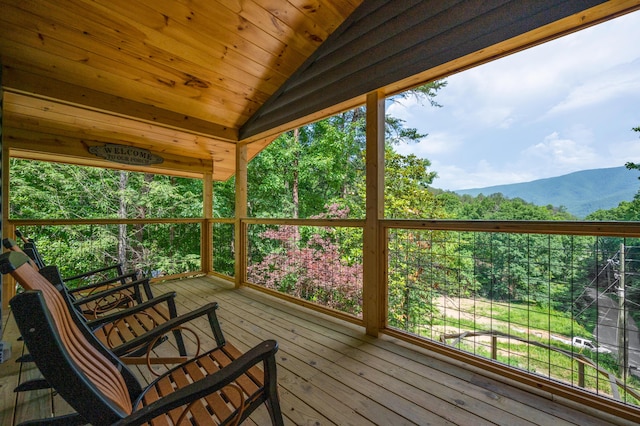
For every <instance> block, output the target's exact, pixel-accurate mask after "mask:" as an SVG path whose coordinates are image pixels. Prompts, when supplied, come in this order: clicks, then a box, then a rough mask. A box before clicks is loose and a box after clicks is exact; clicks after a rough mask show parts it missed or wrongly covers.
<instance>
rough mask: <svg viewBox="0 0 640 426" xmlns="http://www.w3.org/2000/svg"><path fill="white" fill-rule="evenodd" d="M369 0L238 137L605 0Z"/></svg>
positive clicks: (522, 32) (267, 103)
mask: <svg viewBox="0 0 640 426" xmlns="http://www.w3.org/2000/svg"><path fill="white" fill-rule="evenodd" d="M604 2H605V1H604V0H566V1H560V2H559V1H557V0H488V1H487V0H484V1H481V0H458V1H456V0H446V1H445V0H428V1H405V2H397V1H394V2H385V1H382V0H365V1H364V2H363V3H362V4H361V6H360V7H359V8H358V9H356V11H355V12H354V13H353V14H352V15H351V16H350V17H349V19H347V21H345V22H344V24H343V25H342V26H341V27H340V28H338V29H337V30H336V31H335V32H334V33H333V34H332V35H331V36H330V37H329V38H328V39H327V40H326V42H325V43H323V45H322V46H320V48H319V49H318V50H317V51H316V52H315V54H314V55H312V56H311V57H310V58H309V59H308V60H307V61H306V62H305V63H304V64H303V65H302V66H301V67H300V69H299V70H298V71H297V72H296V73H294V75H293V76H292V77H291V78H290V79H289V80H288V81H287V82H286V83H285V84H284V85H283V86H282V87H281V88H280V90H278V91H277V92H276V93H275V94H274V95H273V96H272V97H271V98H270V99H269V100H268V101H267V102H266V103H265V104H264V105H263V106H262V107H261V108H260V109H259V110H258V111H257V112H256V114H254V115H253V116H252V117H251V119H249V120H248V121H247V123H246V124H245V125H244V126H243V127H242V128H241V129H240V135H239V137H240V140H242V139H245V138H249V137H252V136H254V135H257V134H260V133H261V132H266V131H268V130H269V129H273V128H277V127H278V126H282V125H283V124H286V123H288V122H292V121H294V120H296V119H299V118H301V117H305V116H307V115H310V114H313V113H315V112H317V111H320V110H322V109H325V108H329V107H331V106H332V105H336V104H339V103H341V102H344V101H346V100H349V99H353V98H356V97H358V96H362V95H363V94H366V93H368V92H371V91H373V90H377V89H379V88H382V87H384V86H387V85H390V84H392V83H394V82H396V81H399V80H402V79H405V78H408V77H411V76H412V75H415V74H419V73H421V72H424V71H426V70H429V69H432V68H435V67H437V66H440V65H442V64H445V63H447V62H450V61H453V60H455V59H458V58H461V57H463V56H465V55H469V54H471V53H473V52H477V51H479V50H482V49H486V48H488V47H490V46H493V45H495V44H498V43H500V42H503V41H506V40H509V39H511V38H514V37H517V36H520V35H522V34H524V33H526V32H528V31H532V30H535V29H537V28H540V27H542V26H545V25H547V24H551V23H553V22H555V21H558V20H560V19H563V18H566V17H568V16H571V15H574V14H577V13H580V12H582V11H584V10H587V9H589V8H591V7H594V6H597V5H599V4H601V3H604Z"/></svg>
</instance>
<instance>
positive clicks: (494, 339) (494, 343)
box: [491, 334, 498, 359]
mask: <svg viewBox="0 0 640 426" xmlns="http://www.w3.org/2000/svg"><path fill="white" fill-rule="evenodd" d="M491 359H498V336H496V335H495V334H493V335H492V336H491Z"/></svg>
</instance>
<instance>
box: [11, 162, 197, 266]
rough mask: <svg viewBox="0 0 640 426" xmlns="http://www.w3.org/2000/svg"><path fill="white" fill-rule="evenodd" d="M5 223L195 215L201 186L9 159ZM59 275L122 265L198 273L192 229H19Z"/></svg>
mask: <svg viewBox="0 0 640 426" xmlns="http://www.w3.org/2000/svg"><path fill="white" fill-rule="evenodd" d="M10 173H11V176H10V185H11V187H10V193H11V204H10V207H9V210H10V213H9V214H10V217H11V218H12V219H90V218H93V219H117V218H126V219H142V218H196V217H201V216H202V181H201V180H198V179H185V178H176V177H171V176H161V175H152V174H145V173H132V172H126V171H116V170H110V169H99V168H94V167H80V166H72V165H68V164H58V163H48V162H41V161H30V160H19V159H11V163H10ZM22 231H24V232H26V234H27V235H28V236H29V237H31V238H33V239H34V240H35V241H36V242H37V243H38V245H39V247H40V250H41V251H42V253H43V256H44V257H45V259H46V260H47V262H48V263H51V264H57V265H59V266H60V268H61V271H62V273H63V275H72V274H75V273H79V272H83V271H86V270H90V269H94V268H98V267H101V266H107V265H110V264H113V263H116V262H121V263H125V264H126V267H127V269H129V270H131V269H137V270H139V271H141V272H144V273H146V274H148V275H151V274H155V275H157V274H172V273H178V272H186V271H188V270H197V269H199V263H200V260H199V256H200V255H199V253H200V247H199V245H200V231H199V227H198V226H197V225H190V224H175V225H150V224H146V225H142V224H140V225H129V226H117V225H103V226H100V225H89V226H73V227H71V226H57V227H54V226H51V227H41V228H39V227H31V228H29V229H22Z"/></svg>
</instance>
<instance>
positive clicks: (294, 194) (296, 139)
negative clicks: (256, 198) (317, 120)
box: [291, 128, 300, 219]
mask: <svg viewBox="0 0 640 426" xmlns="http://www.w3.org/2000/svg"><path fill="white" fill-rule="evenodd" d="M293 145H294V152H293V184H292V188H291V198H292V202H293V212H292V215H293V218H294V219H297V218H298V216H299V215H300V201H299V198H298V197H299V194H298V184H299V182H298V180H299V171H298V165H299V163H300V130H299V129H297V128H296V129H295V130H294V131H293Z"/></svg>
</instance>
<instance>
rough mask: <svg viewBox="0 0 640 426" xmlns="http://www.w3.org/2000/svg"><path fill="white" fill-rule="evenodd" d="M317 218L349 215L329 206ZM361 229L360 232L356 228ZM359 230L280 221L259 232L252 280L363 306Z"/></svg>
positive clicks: (338, 304) (339, 304) (347, 308)
mask: <svg viewBox="0 0 640 426" xmlns="http://www.w3.org/2000/svg"><path fill="white" fill-rule="evenodd" d="M327 209H328V212H327V213H325V214H323V215H320V216H316V217H313V219H338V218H344V217H346V215H347V213H348V209H340V208H339V207H338V206H336V205H332V206H328V207H327ZM356 232H361V231H360V230H357V231H356ZM357 238H358V236H357V235H355V234H354V229H350V228H335V227H330V226H326V227H325V226H292V225H280V226H277V227H274V228H270V229H266V230H264V231H262V232H260V233H259V238H258V241H255V243H254V244H252V248H251V258H252V259H254V260H250V264H249V267H248V278H249V281H251V282H253V283H256V284H260V285H263V286H265V287H267V288H271V289H274V290H277V291H280V292H283V293H286V294H289V295H292V296H295V297H299V298H301V299H304V300H309V301H312V302H315V303H319V304H321V305H324V306H327V307H330V308H333V309H337V310H340V311H343V312H347V313H351V314H354V315H360V313H361V310H362V263H361V257H362V256H361V252H362V250H361V241H362V240H361V238H362V236H361V235H360V241H359V244H358V245H357V246H356V245H354V244H352V243H353V242H355V240H356V239H357Z"/></svg>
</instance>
